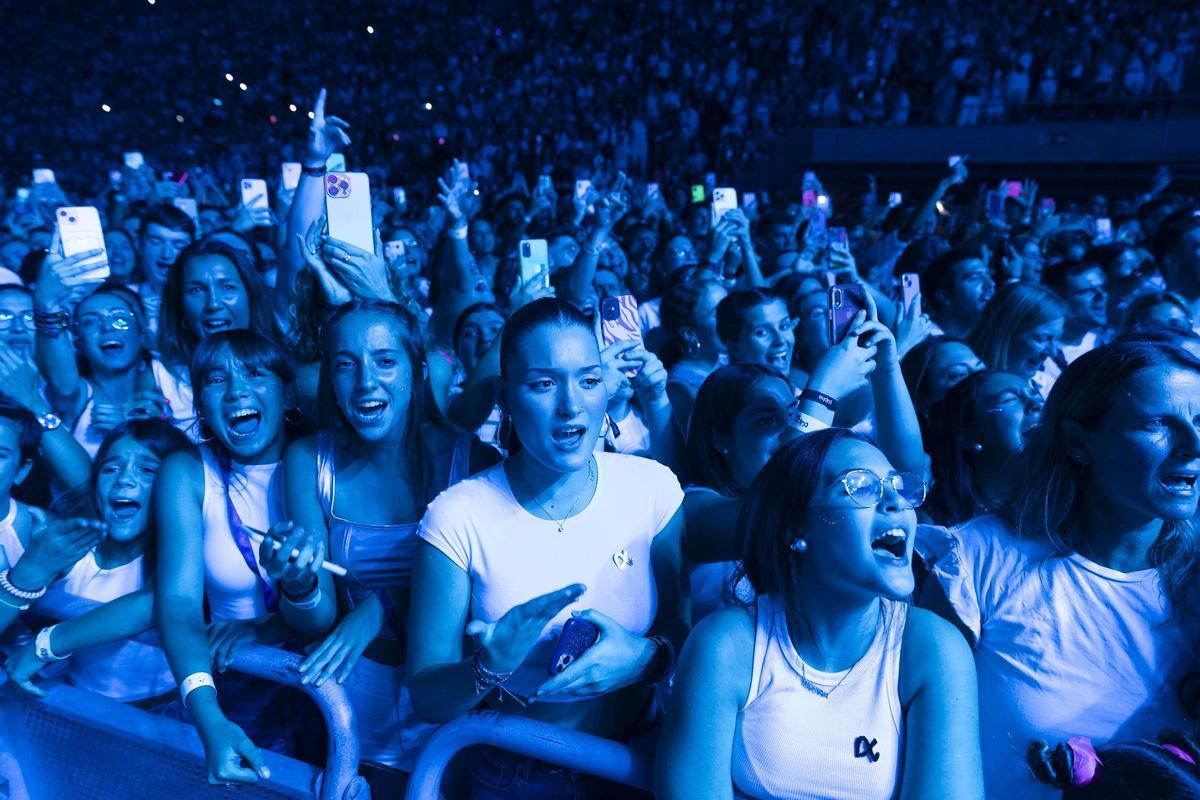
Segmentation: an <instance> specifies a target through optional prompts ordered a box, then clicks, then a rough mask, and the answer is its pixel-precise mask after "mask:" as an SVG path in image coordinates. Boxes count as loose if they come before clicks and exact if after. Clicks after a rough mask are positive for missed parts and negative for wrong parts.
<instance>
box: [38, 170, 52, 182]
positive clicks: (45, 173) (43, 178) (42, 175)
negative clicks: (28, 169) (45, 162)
mask: <svg viewBox="0 0 1200 800" xmlns="http://www.w3.org/2000/svg"><path fill="white" fill-rule="evenodd" d="M33 182H34V183H54V170H52V169H35V170H34V171H33Z"/></svg>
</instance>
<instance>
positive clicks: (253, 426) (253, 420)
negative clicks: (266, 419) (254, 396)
mask: <svg viewBox="0 0 1200 800" xmlns="http://www.w3.org/2000/svg"><path fill="white" fill-rule="evenodd" d="M225 420H226V422H227V423H228V424H229V430H230V431H232V432H233V433H234V434H235V435H236V436H253V435H254V434H255V433H256V432H257V431H258V426H259V425H261V424H262V414H261V413H260V412H259V411H258V410H257V409H254V408H239V409H237V410H235V411H231V412H230V413H229V414H228V415H227V416H226V417H225Z"/></svg>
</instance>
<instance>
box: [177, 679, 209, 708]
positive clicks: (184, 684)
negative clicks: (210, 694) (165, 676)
mask: <svg viewBox="0 0 1200 800" xmlns="http://www.w3.org/2000/svg"><path fill="white" fill-rule="evenodd" d="M201 686H211V687H212V689H213V691H214V692H215V691H216V690H217V685H216V684H215V683H213V676H212V675H211V674H209V673H207V672H193V673H192V674H191V675H188V676H187V677H186V678H184V679H183V680H182V681H180V682H179V695H180V696H181V697H182V698H183V704H184V706H186V705H187V699H188V695H189V694H191V693H192V692H194V691H196V690H197V689H199V688H200V687H201Z"/></svg>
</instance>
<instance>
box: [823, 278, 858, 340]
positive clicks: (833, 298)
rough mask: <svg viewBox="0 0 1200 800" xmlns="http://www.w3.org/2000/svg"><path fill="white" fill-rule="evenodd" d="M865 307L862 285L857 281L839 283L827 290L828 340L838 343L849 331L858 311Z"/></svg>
mask: <svg viewBox="0 0 1200 800" xmlns="http://www.w3.org/2000/svg"><path fill="white" fill-rule="evenodd" d="M866 308H867V301H866V298H864V297H863V290H862V287H861V286H859V285H858V284H857V283H839V284H837V285H836V286H834V287H832V288H830V290H829V342H830V344H838V343H840V342H841V341H842V340H843V339H845V338H846V335H847V334H848V333H850V326H851V325H852V324H854V318H855V317H856V316H858V312H859V311H864V310H866Z"/></svg>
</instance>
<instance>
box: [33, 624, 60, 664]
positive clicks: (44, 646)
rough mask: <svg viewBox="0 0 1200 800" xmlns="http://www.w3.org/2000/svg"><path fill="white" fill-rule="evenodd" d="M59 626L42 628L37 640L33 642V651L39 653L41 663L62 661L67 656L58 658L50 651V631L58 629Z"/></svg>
mask: <svg viewBox="0 0 1200 800" xmlns="http://www.w3.org/2000/svg"><path fill="white" fill-rule="evenodd" d="M57 627H58V626H57V625H51V626H50V627H49V628H42V629H41V630H40V631H38V635H37V638H35V639H34V640H33V649H34V651H36V652H37V657H38V660H40V661H62V660H63V659H64V658H66V656H58V655H55V654H54V651H53V650H52V649H50V631H52V630H54V629H55V628H57Z"/></svg>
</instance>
